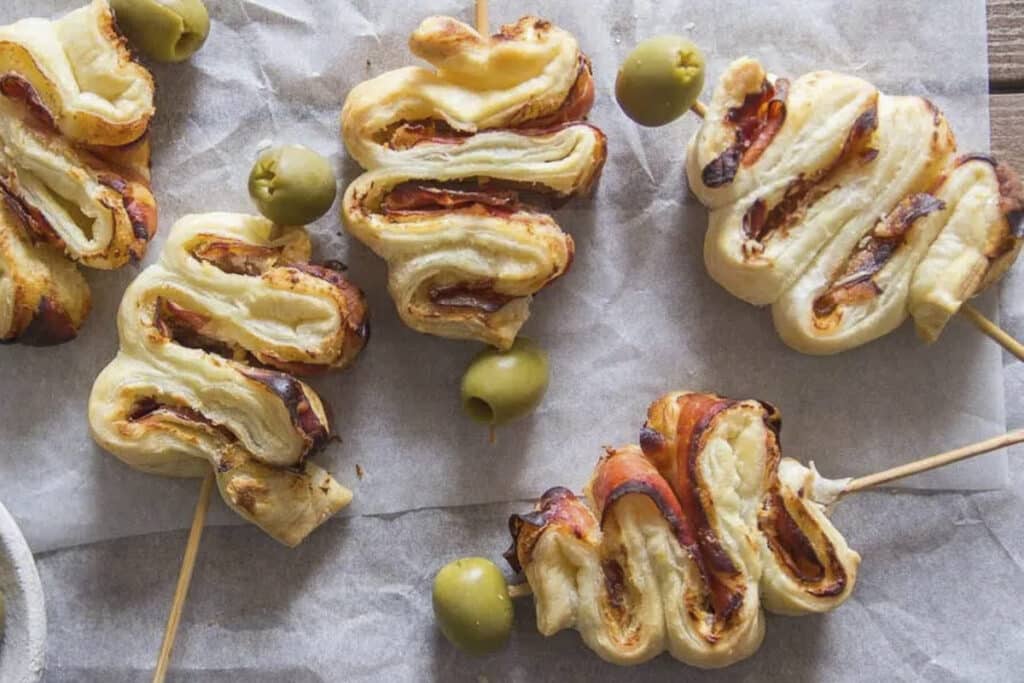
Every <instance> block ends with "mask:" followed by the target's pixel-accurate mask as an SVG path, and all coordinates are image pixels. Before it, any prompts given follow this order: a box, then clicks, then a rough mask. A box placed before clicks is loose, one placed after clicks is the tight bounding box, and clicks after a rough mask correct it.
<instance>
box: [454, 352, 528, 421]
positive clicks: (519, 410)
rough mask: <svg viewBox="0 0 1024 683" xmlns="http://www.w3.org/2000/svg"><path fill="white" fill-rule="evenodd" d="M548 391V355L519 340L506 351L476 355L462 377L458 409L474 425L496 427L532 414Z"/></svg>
mask: <svg viewBox="0 0 1024 683" xmlns="http://www.w3.org/2000/svg"><path fill="white" fill-rule="evenodd" d="M547 388H548V356H547V354H546V353H544V351H543V350H542V349H541V348H540V347H539V346H537V345H536V344H534V343H533V342H532V341H530V340H529V339H526V338H523V337H520V338H519V339H516V341H515V343H514V344H512V348H510V349H509V350H508V351H499V350H497V349H487V350H485V351H482V352H480V354H479V355H477V357H476V358H474V359H473V362H472V363H470V364H469V368H468V369H467V370H466V374H465V375H463V376H462V407H463V409H464V410H465V411H466V413H468V414H469V416H470V417H472V418H473V419H474V420H477V421H478V422H484V423H486V424H491V425H498V424H502V423H504V422H508V421H510V420H515V419H516V418H519V417H522V416H523V415H526V414H528V413H530V412H532V411H533V409H534V408H536V407H537V404H539V403H540V400H541V399H542V398H544V392H545V391H547Z"/></svg>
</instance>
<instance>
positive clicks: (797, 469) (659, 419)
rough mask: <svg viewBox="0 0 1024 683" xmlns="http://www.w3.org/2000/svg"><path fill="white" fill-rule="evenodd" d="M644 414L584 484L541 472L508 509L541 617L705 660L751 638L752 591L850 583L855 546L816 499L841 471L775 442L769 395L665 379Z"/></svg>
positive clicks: (586, 637)
mask: <svg viewBox="0 0 1024 683" xmlns="http://www.w3.org/2000/svg"><path fill="white" fill-rule="evenodd" d="M647 417H648V419H647V423H646V425H645V427H644V429H643V431H642V432H641V434H640V445H639V446H636V445H630V446H625V447H621V448H609V449H608V450H607V452H606V454H605V455H604V456H603V457H602V458H601V459H600V460H599V462H598V463H597V466H596V468H595V470H594V473H593V475H592V477H591V479H590V482H589V483H588V484H587V486H586V489H585V494H584V497H583V498H579V497H577V496H576V495H575V494H573V493H572V492H571V491H569V490H568V489H564V488H554V489H551V490H549V491H548V492H547V493H545V494H544V495H543V496H542V497H541V499H540V501H539V502H538V503H537V505H536V507H535V508H534V510H533V511H532V512H530V513H528V514H524V515H516V516H513V517H512V519H511V520H510V522H509V526H510V530H511V533H512V539H513V541H512V547H511V548H510V549H509V552H508V553H507V554H506V557H507V558H508V559H509V562H510V563H511V564H512V566H513V568H514V569H516V570H517V571H518V570H522V571H523V572H524V574H525V576H526V579H527V581H528V582H529V584H530V587H531V588H532V590H533V595H534V600H535V604H536V614H537V628H538V630H539V631H540V632H541V633H543V634H544V635H553V634H554V633H556V632H558V631H560V630H562V629H567V628H574V629H576V630H577V631H579V633H580V635H581V637H582V638H583V641H584V642H585V643H586V644H587V646H588V647H590V648H591V649H592V650H593V651H594V652H595V653H597V654H598V655H599V656H600V657H601V658H602V659H604V660H606V661H609V662H611V663H614V664H620V665H631V664H638V663H641V662H644V661H647V660H649V659H651V658H653V657H655V656H657V655H658V654H660V653H661V652H663V651H668V652H669V653H670V654H671V655H672V656H673V657H675V658H676V659H678V660H680V661H682V662H685V663H687V664H690V665H692V666H697V667H702V668H715V667H722V666H727V665H729V664H733V663H735V662H737V661H739V660H741V659H744V658H746V657H749V656H750V655H752V654H753V653H754V652H755V651H756V650H757V648H758V646H759V645H760V643H761V640H762V638H763V637H764V628H765V627H764V613H763V610H762V607H763V608H764V609H767V610H769V611H772V612H775V613H779V614H786V615H801V614H809V613H819V612H825V611H828V610H831V609H833V608H835V607H837V606H839V605H840V604H842V603H843V601H845V600H846V599H847V598H848V597H849V596H850V594H851V592H852V591H853V587H854V583H855V582H856V578H857V570H858V567H859V564H860V556H859V555H858V554H857V553H856V552H854V551H853V550H851V549H850V548H849V547H848V546H847V544H846V541H845V540H844V539H843V537H842V535H840V533H839V532H838V531H837V530H836V529H835V527H833V526H832V523H831V522H830V521H829V519H828V517H827V515H826V512H827V506H828V505H830V504H831V503H833V502H834V501H835V500H836V498H837V497H838V496H839V494H840V493H841V492H842V490H843V488H844V487H845V486H846V484H847V481H846V480H843V481H832V480H828V479H825V478H823V477H821V476H820V475H818V473H817V471H816V470H815V469H814V466H813V464H812V465H811V467H810V468H807V467H804V466H803V465H801V464H800V463H798V462H796V461H795V460H791V459H789V458H782V457H781V455H780V451H779V428H780V418H779V414H778V412H777V411H776V410H775V409H774V408H773V407H772V406H770V405H768V404H765V403H762V402H759V401H751V400H747V401H734V400H729V399H725V398H722V397H720V396H716V395H713V394H701V393H689V392H676V393H671V394H668V395H666V396H663V397H662V398H660V399H659V400H657V401H656V402H655V403H654V404H652V405H651V407H650V409H649V411H648V416H647Z"/></svg>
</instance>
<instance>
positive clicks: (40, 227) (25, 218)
mask: <svg viewBox="0 0 1024 683" xmlns="http://www.w3.org/2000/svg"><path fill="white" fill-rule="evenodd" d="M0 193H3V198H4V202H5V203H6V204H7V206H8V207H9V208H10V209H11V211H13V212H14V213H15V214H16V215H17V216H18V219H19V220H20V221H21V224H22V225H24V226H25V228H26V230H27V235H28V237H29V239H30V240H32V241H33V242H35V241H36V240H37V239H41V240H43V241H45V242H47V243H48V244H51V245H53V246H54V247H56V248H57V249H64V248H65V246H66V245H65V244H64V240H62V239H61V237H60V235H58V234H57V231H56V230H54V229H53V226H52V225H50V222H49V221H48V220H46V217H45V216H43V214H42V213H41V212H40V211H39V209H37V208H35V207H34V206H32V205H30V204H29V203H28V202H26V201H25V200H24V199H22V198H21V197H20V196H18V195H17V194H15V193H14V192H13V191H12V190H11V188H10V187H8V185H7V183H5V182H3V181H2V180H0Z"/></svg>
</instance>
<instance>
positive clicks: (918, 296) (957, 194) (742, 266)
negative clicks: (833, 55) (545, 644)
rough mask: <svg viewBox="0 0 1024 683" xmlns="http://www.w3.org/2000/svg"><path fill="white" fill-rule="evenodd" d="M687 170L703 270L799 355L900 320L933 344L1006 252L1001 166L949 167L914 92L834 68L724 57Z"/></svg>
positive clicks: (1006, 179) (948, 152)
mask: <svg viewBox="0 0 1024 683" xmlns="http://www.w3.org/2000/svg"><path fill="white" fill-rule="evenodd" d="M687 177H688V179H689V182H690V186H691V188H692V189H693V191H694V193H695V194H696V196H697V197H698V199H699V200H700V201H701V202H702V203H704V204H705V205H706V206H707V207H708V208H709V209H710V211H711V213H710V218H709V229H708V233H707V236H706V239H705V245H704V257H705V263H706V265H707V268H708V272H709V274H710V275H711V276H712V277H713V278H714V279H715V280H716V281H717V282H719V283H720V284H721V285H722V286H723V287H725V288H726V289H728V290H729V291H730V292H731V293H733V294H734V295H736V296H738V297H739V298H741V299H743V300H745V301H748V302H750V303H752V304H756V305H768V304H770V305H771V306H772V314H773V318H774V321H775V326H776V329H777V330H778V332H779V334H780V335H781V337H782V339H783V340H784V341H785V342H786V343H787V344H789V345H790V346H792V347H793V348H795V349H797V350H799V351H802V352H805V353H812V354H829V353H837V352H840V351H844V350H847V349H850V348H853V347H856V346H859V345H861V344H864V343H867V342H869V341H871V340H873V339H876V338H878V337H880V336H882V335H884V334H887V333H888V332H890V331H892V330H893V329H895V328H897V327H899V325H900V324H902V323H903V321H904V320H905V319H906V318H907V316H908V315H910V316H912V317H913V318H914V319H915V323H916V325H917V328H918V331H919V332H920V333H921V335H922V337H923V338H925V339H926V340H928V341H932V340H934V339H935V338H937V336H938V335H939V333H940V332H941V330H942V327H943V326H944V325H945V322H946V321H947V320H948V319H949V317H950V316H951V315H953V314H954V313H955V312H956V311H957V310H958V309H959V307H960V305H961V304H962V303H963V302H964V301H966V300H967V299H969V298H971V297H972V296H974V295H976V294H977V293H978V292H980V291H981V290H982V289H983V288H984V287H985V286H986V285H987V284H989V283H990V282H992V281H994V280H995V279H996V278H997V277H998V275H999V274H1001V273H1002V272H1003V271H1005V270H1006V268H1007V267H1008V266H1009V265H1010V263H1012V261H1013V259H1014V258H1015V257H1016V254H1017V252H1018V250H1019V244H1020V239H1021V227H1020V221H1019V209H1020V205H1021V201H1022V193H1021V190H1020V183H1019V181H1016V180H1015V179H1016V175H1015V174H1014V173H1013V171H1012V170H1010V169H1009V168H1008V167H1006V166H1004V165H999V164H997V163H995V162H992V161H990V162H989V163H988V164H987V165H986V164H985V162H984V161H983V160H979V159H978V158H977V157H976V156H968V157H965V158H964V160H962V161H958V160H957V154H956V141H955V139H954V137H953V133H952V131H951V130H950V128H949V125H948V123H947V122H946V120H945V118H944V117H943V115H942V113H941V112H940V111H939V110H938V109H937V108H936V107H935V106H934V105H933V104H932V103H930V102H928V101H927V100H924V99H922V98H918V97H895V96H890V95H885V94H881V93H879V92H878V91H877V90H875V89H874V87H873V86H871V85H870V84H868V83H866V82H865V81H862V80H861V79H858V78H853V77H850V76H845V75H842V74H837V73H833V72H828V71H820V72H814V73H810V74H806V75H804V76H801V77H800V78H798V79H796V80H795V81H794V82H792V83H790V82H789V81H787V80H785V79H781V78H775V77H773V76H771V75H769V74H767V73H766V72H765V71H764V69H763V68H762V67H761V65H760V64H758V63H757V62H755V61H753V60H751V59H746V58H744V59H740V60H737V61H736V62H734V63H733V64H732V65H730V67H729V68H728V69H727V70H726V72H725V74H723V76H722V78H721V79H720V81H719V84H718V86H717V88H716V90H715V95H714V97H713V99H712V104H711V106H710V107H709V111H708V116H707V119H706V120H705V123H704V124H703V125H702V126H701V128H700V130H699V131H698V132H697V133H696V135H695V136H694V137H693V139H692V140H691V141H690V145H689V150H688V159H687ZM961 203H962V206H961V207H960V210H959V211H958V212H954V211H953V210H952V209H951V207H953V206H957V205H961ZM953 261H956V262H957V266H953V265H952V262H953Z"/></svg>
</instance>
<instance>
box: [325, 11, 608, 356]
mask: <svg viewBox="0 0 1024 683" xmlns="http://www.w3.org/2000/svg"><path fill="white" fill-rule="evenodd" d="M409 46H410V49H411V50H412V52H413V53H414V54H415V55H417V56H418V57H421V58H423V59H425V60H427V61H428V62H430V63H431V64H432V65H433V66H434V69H427V68H422V67H406V68H404V69H398V70H395V71H391V72H388V73H385V74H383V75H381V76H378V77H377V78H374V79H372V80H369V81H365V82H363V83H360V84H359V85H357V86H356V87H355V88H353V89H352V91H351V92H350V93H349V96H348V99H347V100H346V101H345V107H344V110H343V111H342V135H343V138H344V140H345V145H346V147H347V148H348V150H349V153H350V154H351V155H352V157H353V158H354V159H355V160H356V161H358V162H359V163H360V164H361V165H362V166H363V168H365V169H367V172H366V173H364V174H363V175H362V176H360V177H359V178H358V179H356V180H355V182H353V183H352V184H351V185H350V186H349V188H348V190H347V192H346V193H345V198H344V202H343V214H344V218H345V223H346V225H347V227H348V230H349V232H351V233H352V234H353V235H354V236H355V237H356V238H357V239H359V240H360V241H361V242H363V243H364V244H366V245H367V246H369V247H370V248H371V249H372V250H373V251H374V252H375V253H377V254H378V255H379V256H381V257H382V258H384V259H385V260H387V262H388V269H389V280H388V286H389V289H390V291H391V295H392V297H393V298H394V300H395V303H396V305H397V307H398V313H399V315H400V316H401V318H402V320H403V321H404V322H405V323H406V324H407V325H409V326H410V327H412V328H413V329H416V330H418V331H420V332H426V333H429V334H435V335H439V336H443V337H449V338H454V339H476V340H480V341H483V342H486V343H488V344H492V345H494V346H497V347H500V348H508V347H509V346H511V344H512V342H513V341H514V340H515V337H516V334H517V332H518V331H519V328H520V327H521V326H522V325H523V323H524V322H525V321H526V319H527V317H528V316H529V304H530V299H531V297H532V295H533V294H535V293H536V292H538V291H540V289H542V288H543V287H544V286H546V285H547V284H549V283H550V282H551V281H553V280H554V279H556V278H558V277H559V276H561V275H562V274H563V273H564V272H565V271H566V270H567V269H568V267H569V265H570V263H571V262H572V256H573V241H572V238H571V237H570V236H569V235H567V234H565V233H564V232H562V230H561V229H560V228H559V227H558V225H557V224H556V223H555V221H554V220H553V219H552V218H551V217H550V216H548V215H547V214H546V213H543V212H542V211H540V210H538V209H535V208H532V206H531V204H532V203H536V202H537V201H539V200H540V201H547V202H551V201H555V202H558V201H562V200H565V199H567V198H569V197H572V196H573V195H576V194H580V193H584V192H586V191H588V190H589V189H590V187H591V186H592V185H593V184H594V182H596V180H597V178H598V176H599V175H600V171H601V167H602V165H603V163H604V159H605V156H606V142H605V137H604V135H603V134H602V133H601V132H600V131H599V130H598V129H597V128H595V127H593V126H591V125H589V124H587V123H583V122H582V121H581V119H582V118H583V117H585V116H586V114H587V112H588V111H589V110H590V107H591V106H592V104H593V99H594V83H593V78H592V76H591V71H590V63H589V61H588V60H587V59H586V57H585V56H584V55H583V54H582V53H581V52H580V49H579V46H578V44H577V42H576V39H575V38H573V37H572V36H571V35H570V34H569V33H567V32H565V31H563V30H562V29H559V28H557V27H555V26H553V25H552V24H551V23H549V22H547V21H544V20H542V19H538V18H536V17H524V18H522V19H520V20H519V21H518V22H517V23H515V24H510V25H506V26H503V27H502V29H501V31H500V32H499V33H498V34H497V35H496V36H493V37H484V36H481V35H480V34H478V33H477V32H476V31H474V30H473V29H472V28H470V27H468V26H466V25H465V24H462V23H461V22H458V21H456V20H455V19H452V18H449V17H431V18H429V19H426V20H425V21H423V23H422V24H421V25H420V26H419V28H418V29H417V30H416V31H415V32H414V33H413V34H412V38H411V39H410V41H409Z"/></svg>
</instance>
